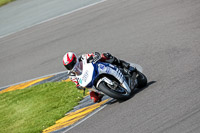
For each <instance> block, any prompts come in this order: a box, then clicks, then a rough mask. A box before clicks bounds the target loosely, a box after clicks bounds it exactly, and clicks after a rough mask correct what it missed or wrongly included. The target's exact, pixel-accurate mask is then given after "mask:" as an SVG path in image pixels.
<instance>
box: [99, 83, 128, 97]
mask: <svg viewBox="0 0 200 133" xmlns="http://www.w3.org/2000/svg"><path fill="white" fill-rule="evenodd" d="M99 90H100V91H102V92H103V93H104V94H106V95H108V96H110V97H112V98H114V99H118V100H127V99H129V98H130V97H131V94H129V93H128V92H126V89H124V88H123V87H121V86H118V87H117V88H115V89H112V87H111V86H110V85H108V84H107V83H106V82H104V81H103V82H101V83H100V84H99Z"/></svg>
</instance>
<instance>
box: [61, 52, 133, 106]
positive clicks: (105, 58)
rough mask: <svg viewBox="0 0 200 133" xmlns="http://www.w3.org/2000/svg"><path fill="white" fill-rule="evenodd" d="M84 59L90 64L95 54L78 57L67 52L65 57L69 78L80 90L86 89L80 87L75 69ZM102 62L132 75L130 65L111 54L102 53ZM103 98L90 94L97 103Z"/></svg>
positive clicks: (96, 94)
mask: <svg viewBox="0 0 200 133" xmlns="http://www.w3.org/2000/svg"><path fill="white" fill-rule="evenodd" d="M83 58H86V59H87V61H88V62H89V61H91V60H93V59H94V58H95V53H90V54H83V55H81V56H79V57H77V56H76V54H75V53H74V52H67V53H66V54H65V55H64V57H63V65H64V66H65V68H66V69H67V70H68V74H69V78H70V79H71V81H73V82H74V83H75V84H76V87H77V88H78V89H84V88H83V87H81V86H80V85H79V83H78V79H77V77H76V75H77V74H76V73H74V71H73V69H74V68H75V66H76V65H78V64H79V62H80V61H82V59H83ZM100 61H101V62H107V63H111V64H113V65H117V66H119V67H121V68H123V69H124V71H125V73H128V74H129V73H130V71H129V65H130V64H129V63H127V62H125V61H123V60H119V59H117V58H116V57H114V56H112V55H111V54H110V53H102V54H101V59H100ZM102 97H103V94H101V93H98V92H94V91H91V92H90V98H91V99H92V100H93V102H95V103H96V102H100V101H101V99H102Z"/></svg>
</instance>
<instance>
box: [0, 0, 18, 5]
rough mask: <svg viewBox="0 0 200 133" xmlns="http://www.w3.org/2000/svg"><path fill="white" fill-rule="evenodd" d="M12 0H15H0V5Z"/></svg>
mask: <svg viewBox="0 0 200 133" xmlns="http://www.w3.org/2000/svg"><path fill="white" fill-rule="evenodd" d="M12 1H15V0H0V6H3V5H5V4H7V3H9V2H12Z"/></svg>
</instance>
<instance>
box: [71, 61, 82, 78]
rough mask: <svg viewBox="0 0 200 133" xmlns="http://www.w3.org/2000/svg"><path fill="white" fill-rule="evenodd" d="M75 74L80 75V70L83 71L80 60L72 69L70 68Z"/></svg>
mask: <svg viewBox="0 0 200 133" xmlns="http://www.w3.org/2000/svg"><path fill="white" fill-rule="evenodd" d="M72 71H73V72H74V73H75V74H76V75H78V76H79V75H81V74H82V71H83V62H82V61H80V62H78V63H77V64H76V65H75V66H74V68H73V70H72Z"/></svg>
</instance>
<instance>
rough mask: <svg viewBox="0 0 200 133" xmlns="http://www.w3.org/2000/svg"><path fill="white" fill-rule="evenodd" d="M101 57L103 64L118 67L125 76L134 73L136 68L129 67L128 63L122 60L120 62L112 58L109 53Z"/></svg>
mask: <svg viewBox="0 0 200 133" xmlns="http://www.w3.org/2000/svg"><path fill="white" fill-rule="evenodd" d="M102 57H103V58H104V61H105V62H108V63H111V64H113V65H116V66H119V67H120V68H122V69H124V72H125V74H129V75H131V74H132V73H133V72H134V71H136V68H134V67H132V66H130V63H128V62H126V61H124V60H120V59H118V58H116V57H114V56H112V55H111V54H110V53H103V54H102Z"/></svg>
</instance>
